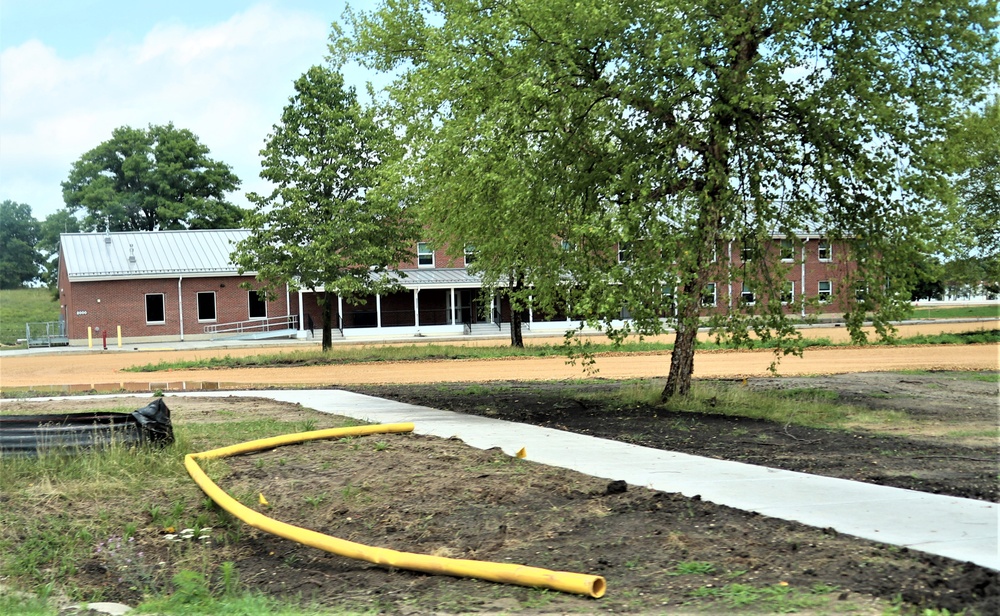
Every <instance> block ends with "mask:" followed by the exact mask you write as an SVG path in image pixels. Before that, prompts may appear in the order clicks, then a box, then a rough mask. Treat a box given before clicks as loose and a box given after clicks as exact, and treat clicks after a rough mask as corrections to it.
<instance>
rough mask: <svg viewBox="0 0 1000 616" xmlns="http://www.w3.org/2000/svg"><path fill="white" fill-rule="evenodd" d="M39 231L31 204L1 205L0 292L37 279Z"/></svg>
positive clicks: (12, 202)
mask: <svg viewBox="0 0 1000 616" xmlns="http://www.w3.org/2000/svg"><path fill="white" fill-rule="evenodd" d="M38 232H39V224H38V221H37V220H35V218H34V216H32V215H31V206H30V205H27V204H25V203H15V202H14V201H11V200H10V199H6V200H4V201H3V202H2V203H0V289H16V288H18V287H21V286H24V283H26V282H31V281H32V280H35V279H37V278H38V266H39V265H40V264H41V261H42V258H41V255H40V254H39V253H38V249H37V248H36V244H37V243H38Z"/></svg>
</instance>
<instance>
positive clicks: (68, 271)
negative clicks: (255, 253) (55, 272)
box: [59, 230, 297, 344]
mask: <svg viewBox="0 0 1000 616" xmlns="http://www.w3.org/2000/svg"><path fill="white" fill-rule="evenodd" d="M247 234H248V232H247V231H244V230H198V231H157V232H124V233H64V234H62V235H61V236H60V238H59V239H60V244H59V304H60V311H61V312H60V318H61V319H62V320H64V321H65V323H66V333H67V336H68V337H69V339H70V344H85V343H87V341H88V339H90V340H93V339H98V340H101V339H103V338H104V336H105V335H107V338H108V340H109V341H111V340H115V341H117V337H118V335H119V331H120V334H121V337H122V340H123V342H134V341H139V340H143V341H146V342H155V341H176V340H198V339H207V338H212V337H216V336H219V335H224V334H220V333H218V332H214V331H212V330H213V329H216V328H220V326H221V325H228V326H229V328H228V329H233V330H236V329H240V330H242V331H243V332H245V333H247V334H250V333H254V332H263V331H265V330H284V329H290V328H297V323H295V322H294V320H293V319H291V320H290V319H289V317H288V315H289V314H293V311H291V310H289V303H288V299H289V296H290V294H289V293H285V294H283V295H279V296H278V297H273V298H264V297H263V295H262V294H261V293H259V292H258V291H256V290H254V289H244V288H242V287H241V286H240V285H241V283H248V284H250V285H253V284H254V283H255V280H254V276H253V275H252V274H249V273H248V274H247V275H244V276H240V275H239V274H238V273H237V271H236V267H235V266H234V265H233V264H232V262H231V260H230V258H229V255H230V253H231V252H232V250H233V247H234V246H235V245H236V243H237V242H239V241H240V240H242V239H243V238H245V237H246V236H247Z"/></svg>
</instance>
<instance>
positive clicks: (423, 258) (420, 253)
mask: <svg viewBox="0 0 1000 616" xmlns="http://www.w3.org/2000/svg"><path fill="white" fill-rule="evenodd" d="M417 265H418V266H419V267H434V250H433V249H432V248H431V246H430V244H428V243H427V242H417Z"/></svg>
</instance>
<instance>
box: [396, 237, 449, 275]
mask: <svg viewBox="0 0 1000 616" xmlns="http://www.w3.org/2000/svg"><path fill="white" fill-rule="evenodd" d="M421 241H427V243H428V244H430V245H431V247H432V248H433V249H434V267H433V269H443V268H462V267H465V256H464V255H459V256H458V257H457V258H454V259H453V258H451V257H449V256H448V247H447V246H440V247H439V246H437V245H436V244H435V243H434V242H431V241H430V240H421ZM411 250H412V251H413V256H412V257H411V258H410V260H408V261H401V262H400V263H399V266H398V268H399V269H401V270H408V269H424V268H427V267H428V266H426V265H425V266H418V265H417V245H416V244H414V245H413V247H412V249H411Z"/></svg>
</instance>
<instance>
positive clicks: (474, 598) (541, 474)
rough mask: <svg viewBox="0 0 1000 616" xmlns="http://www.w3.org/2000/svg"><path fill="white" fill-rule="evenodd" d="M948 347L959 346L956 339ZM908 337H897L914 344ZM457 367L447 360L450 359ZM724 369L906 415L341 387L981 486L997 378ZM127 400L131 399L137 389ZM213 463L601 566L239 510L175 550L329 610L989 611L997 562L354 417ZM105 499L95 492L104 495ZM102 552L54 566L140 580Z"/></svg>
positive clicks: (798, 465) (381, 514) (295, 509)
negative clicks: (792, 422)
mask: <svg viewBox="0 0 1000 616" xmlns="http://www.w3.org/2000/svg"><path fill="white" fill-rule="evenodd" d="M938 350H939V349H934V351H938ZM993 350H994V353H995V351H996V347H995V346H994V347H993ZM961 351H962V352H963V353H965V354H969V348H967V347H962V348H961ZM909 352H910V354H911V355H914V354H915V350H914V349H910V350H909ZM994 356H995V355H994ZM701 359H703V358H702V357H700V356H699V360H701ZM500 363H502V362H500ZM444 367H445V366H441V368H444ZM993 371H994V373H995V368H994V370H993ZM456 373H458V374H461V372H460V371H459V372H454V371H453V372H451V374H452V375H454V374H456ZM731 384H732V385H733V386H736V387H744V386H745V387H750V388H768V389H773V388H783V389H790V390H793V391H795V390H801V389H803V388H810V389H816V388H818V389H822V390H826V391H830V392H833V393H832V394H831V395H835V396H836V397H837V399H841V400H845V401H849V402H851V403H852V404H856V405H861V406H870V407H873V408H884V407H891V408H893V409H896V410H899V411H902V412H903V413H905V414H906V415H907V417H908V418H909V419H910V420H911V421H908V422H904V423H903V424H900V425H897V426H896V428H897V433H896V434H893V435H887V434H881V433H879V434H873V433H868V432H860V431H856V430H855V431H843V432H840V431H836V432H831V431H822V432H821V431H815V430H805V429H801V428H788V427H787V426H784V425H776V424H769V423H766V422H757V421H751V420H744V419H728V418H724V417H719V416H715V415H712V414H711V412H710V411H711V408H703V409H692V411H693V412H689V413H670V414H667V413H664V412H662V410H658V409H656V408H651V407H643V406H621V405H614V404H606V403H600V402H598V400H599V399H600V398H599V397H595V396H594V395H592V394H595V393H601V392H607V391H613V390H614V389H616V388H618V387H621V386H622V384H621V383H619V382H616V381H611V380H605V379H590V380H588V381H586V382H583V383H581V382H579V381H577V382H572V383H565V382H564V383H553V382H542V383H537V382H535V383H532V382H526V381H510V382H492V383H488V384H486V385H481V384H472V383H436V384H426V385H418V386H400V385H370V386H352V387H350V389H354V390H357V391H362V392H365V393H370V394H375V395H381V396H385V397H390V398H395V399H400V400H405V401H409V402H414V403H418V404H424V405H428V406H432V407H435V408H444V409H452V410H456V411H460V412H467V413H476V414H482V415H487V416H491V417H500V418H505V419H511V420H514V421H524V422H530V423H537V424H540V425H548V426H551V427H555V428H559V429H566V430H574V431H580V432H586V433H588V434H592V435H595V436H601V437H605V438H613V439H618V440H624V441H628V442H635V443H639V444H642V445H645V446H650V447H663V448H669V449H673V450H678V451H688V452H691V453H696V454H699V455H708V456H715V457H720V458H727V459H736V460H742V461H747V462H751V463H759V464H767V465H771V466H780V467H783V468H789V469H793V470H802V471H805V472H813V473H819V474H827V475H833V476H840V477H847V478H851V479H859V480H862V481H870V482H874V483H884V484H887V485H898V486H902V487H909V488H912V489H918V490H926V491H933V492H943V493H948V494H955V495H960V496H968V497H971V498H980V499H985V500H993V501H996V498H997V466H996V459H997V446H996V439H995V438H993V437H988V436H986V437H984V436H981V435H982V433H983V430H984V426H986V427H987V428H986V429H990V428H992V429H995V428H996V426H997V413H998V406H997V400H998V393H1000V392H998V385H997V382H996V381H995V380H975V379H971V378H969V377H967V376H964V377H963V376H961V375H957V374H951V373H947V372H942V373H928V374H900V373H864V374H843V375H833V376H824V377H782V378H750V379H748V380H747V381H746V384H745V385H744V384H743V382H742V379H737V380H735V381H734V382H732V383H731ZM166 399H167V402H168V404H169V405H170V408H171V409H172V411H173V418H174V423H175V425H176V426H177V429H178V430H181V429H183V426H185V425H190V424H193V423H195V422H220V421H221V422H224V421H227V420H229V419H230V418H232V417H240V418H241V419H280V420H282V421H295V422H303V425H304V424H305V423H306V422H309V423H311V424H314V426H313V427H315V428H323V427H329V426H334V425H338V423H339V419H338V418H336V417H333V416H328V415H322V414H318V413H314V412H312V411H309V410H307V409H303V408H301V407H298V406H292V405H285V404H280V403H274V402H271V401H267V400H263V399H257V400H254V399H240V398H221V399H201V400H199V399H190V398H171V397H170V396H169V394H168V396H167V398H166ZM134 402H135V404H134V407H138V406H140V405H142V404H144V403H145V400H144V399H135V400H134ZM108 404H109V403H108V402H107V401H105V400H96V399H92V398H86V397H81V398H76V399H73V400H71V401H68V402H65V403H60V404H59V406H58V407H55V406H54V405H53V404H51V403H40V402H25V401H16V400H5V401H4V402H3V403H2V405H0V410H2V411H3V412H5V413H11V412H23V413H34V412H38V411H41V410H47V411H50V412H51V411H59V412H69V411H75V410H82V409H84V408H94V407H102V408H107V406H108ZM126 404H128V403H126ZM900 426H904V427H905V429H904V428H903V427H900ZM880 432H881V431H880ZM195 446H197V443H196V444H195ZM217 481H218V482H219V484H220V485H221V486H223V487H224V488H225V489H226V490H227V491H229V492H230V493H231V494H233V495H234V496H237V497H238V498H240V499H241V500H242V501H243V502H245V503H246V504H248V505H252V506H254V507H255V508H258V509H263V508H262V507H260V505H258V504H257V502H256V496H257V494H258V493H260V492H263V493H264V494H266V495H267V499H268V500H269V502H270V506H269V507H267V508H266V509H265V512H266V513H267V514H268V515H270V516H272V517H274V518H277V519H280V520H283V521H287V522H290V523H293V524H297V525H301V526H304V527H307V528H312V529H315V530H318V531H321V532H325V533H328V534H330V535H333V536H336V537H340V538H345V539H349V540H353V541H357V542H360V543H366V544H371V545H378V546H383V547H390V548H393V549H398V550H406V551H413V552H418V553H432V554H436V555H441V556H453V557H460V558H473V559H482V560H492V561H498V562H515V563H524V564H529V565H532V566H537V567H545V568H551V569H556V570H564V571H578V572H584V573H594V574H597V575H602V576H604V577H605V578H606V579H607V582H608V594H607V596H606V597H604V598H603V599H599V600H594V599H587V598H582V597H575V596H570V595H565V594H562V593H556V592H548V591H540V590H536V589H528V588H520V587H511V586H501V585H496V584H491V583H486V582H480V581H475V580H465V579H454V578H449V577H441V576H428V575H424V574H418V573H412V572H407V571H399V570H392V571H386V570H384V569H381V568H378V567H375V566H373V565H369V564H367V563H363V562H359V561H354V560H348V559H345V558H341V557H337V556H332V555H329V554H326V553H323V552H319V551H317V550H315V549H312V548H307V547H304V546H300V545H297V544H294V543H292V542H289V541H286V540H283V539H279V538H276V537H273V536H270V535H266V534H263V533H260V532H258V531H256V530H254V529H250V528H248V527H246V526H242V525H239V524H238V523H233V526H234V527H236V528H239V529H241V530H239V532H238V533H236V536H235V537H231V538H230V539H228V540H226V541H219V542H218V543H216V544H214V545H205V546H197V547H196V548H192V549H193V550H200V551H201V553H199V554H192V553H191V552H188V553H186V555H185V558H187V559H191V558H205V559H208V560H209V561H211V562H215V563H219V562H222V561H225V560H231V561H234V562H236V563H237V567H238V569H239V574H240V579H241V581H242V583H243V584H244V585H246V586H248V587H250V588H252V589H255V590H259V591H262V592H265V593H268V594H271V595H276V596H282V597H286V598H293V599H296V598H301V599H303V600H304V601H308V602H315V603H316V604H318V605H323V606H330V607H335V608H338V609H341V610H345V611H347V610H358V611H363V610H370V613H384V614H403V615H414V614H428V613H438V614H457V613H485V614H526V615H528V614H530V615H536V614H567V613H580V614H590V613H642V614H656V613H669V614H677V613H704V612H707V613H720V612H739V613H753V612H757V613H776V612H779V611H782V612H783V611H791V610H795V611H799V612H800V613H853V614H879V613H884V611H886V610H891V609H895V607H894V606H898V607H900V608H901V609H902V610H903V613H910V611H911V610H912V611H913V613H916V612H918V611H919V610H922V609H924V608H939V609H947V610H950V611H951V612H958V611H960V610H966V613H967V614H997V613H1000V582H998V580H997V576H996V573H995V572H993V571H989V570H986V569H984V568H982V567H978V566H975V565H971V564H968V563H959V562H955V561H951V560H948V559H944V558H939V557H934V556H929V555H925V554H922V553H920V552H916V551H910V550H906V549H899V548H894V547H891V546H886V545H882V544H878V543H874V542H869V541H863V540H859V539H855V538H852V537H848V536H842V535H838V534H837V533H835V532H833V531H829V530H823V529H816V528H810V527H806V526H803V525H800V524H796V523H791V522H785V521H781V520H775V519H772V518H767V517H764V516H760V515H754V514H749V513H745V512H742V511H738V510H734V509H730V508H727V507H721V506H717V505H713V504H711V503H707V502H704V501H701V500H699V499H689V498H685V497H682V496H680V495H677V494H665V493H660V492H655V491H650V490H647V489H645V488H642V487H638V486H621V485H619V484H614V483H609V482H607V481H606V480H600V479H596V478H593V477H589V476H585V475H581V474H579V473H574V472H570V471H565V470H562V469H553V468H550V467H545V466H542V465H538V464H535V463H532V462H530V461H528V460H518V459H515V458H511V457H509V456H507V455H505V454H503V453H502V452H500V451H479V450H475V449H472V448H469V447H467V446H465V445H464V444H462V443H461V442H458V441H454V440H442V439H434V438H429V437H422V436H415V435H405V436H373V437H365V438H359V439H353V440H350V441H346V442H316V443H311V444H308V445H300V446H295V447H284V448H279V449H275V450H271V451H268V452H261V453H258V454H254V455H248V456H241V457H238V458H232V459H230V460H229V462H228V470H226V471H224V472H222V473H220V476H219V477H217ZM185 497H186V498H187V499H188V500H189V501H191V502H192V503H193V504H192V505H191V506H192V507H194V508H198V507H202V508H203V507H204V505H203V504H202V505H198V503H201V502H202V500H201V499H200V498H199V496H198V493H197V489H196V488H193V487H192V490H191V493H190V494H188V495H186V496H185ZM176 498H177V495H165V494H164V495H160V494H151V495H150V500H151V502H152V504H156V505H160V506H161V507H163V508H167V507H168V506H169V505H170V503H171V502H173V501H175V500H176ZM160 501H162V502H160ZM93 505H94V504H93V503H76V502H74V503H65V502H63V503H60V504H59V508H58V510H55V509H53V510H52V512H51V515H62V516H74V515H88V514H90V513H91V512H92V507H93ZM7 506H11V503H10V502H8V503H7ZM23 506H26V507H32V506H39V507H48V508H50V509H51V508H52V507H53V499H52V496H51V495H43V496H42V497H41V498H40V499H39V503H31V502H25V503H23ZM109 506H111V508H112V510H114V506H115V503H110V504H109ZM120 507H121V508H122V510H125V509H126V508H127V507H128V505H127V504H125V503H121V504H120ZM139 521H140V529H139V531H138V533H137V536H138V540H139V541H140V543H141V547H142V548H143V550H144V551H145V554H146V558H147V559H149V560H150V561H151V562H157V561H160V562H167V563H170V564H169V565H168V567H169V566H175V565H176V566H180V565H181V564H183V563H182V562H180V560H179V559H178V556H177V555H176V553H175V552H171V551H170V550H169V549H168V548H167V547H165V542H164V541H163V534H164V532H165V531H164V529H162V528H159V527H157V526H155V525H153V524H152V523H151V521H150V520H148V519H147V520H142V519H140V520H139ZM230 535H232V533H230ZM113 569H114V567H113V563H110V562H107V561H105V560H103V559H102V556H101V555H99V554H96V553H95V554H94V555H93V557H92V558H90V559H88V560H87V561H86V562H82V563H80V566H79V574H78V575H77V576H76V578H75V579H74V580H72V582H73V583H74V584H76V585H78V586H79V587H80V588H82V589H84V590H86V589H92V590H99V591H100V592H101V593H102V594H103V596H104V597H105V598H106V599H114V600H123V601H126V602H131V603H135V602H136V601H137V600H138V599H139V596H138V594H137V592H136V591H135V590H133V589H132V587H131V586H130V585H129V584H128V583H121V582H116V578H115V574H114V573H113ZM918 608H919V609H918Z"/></svg>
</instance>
